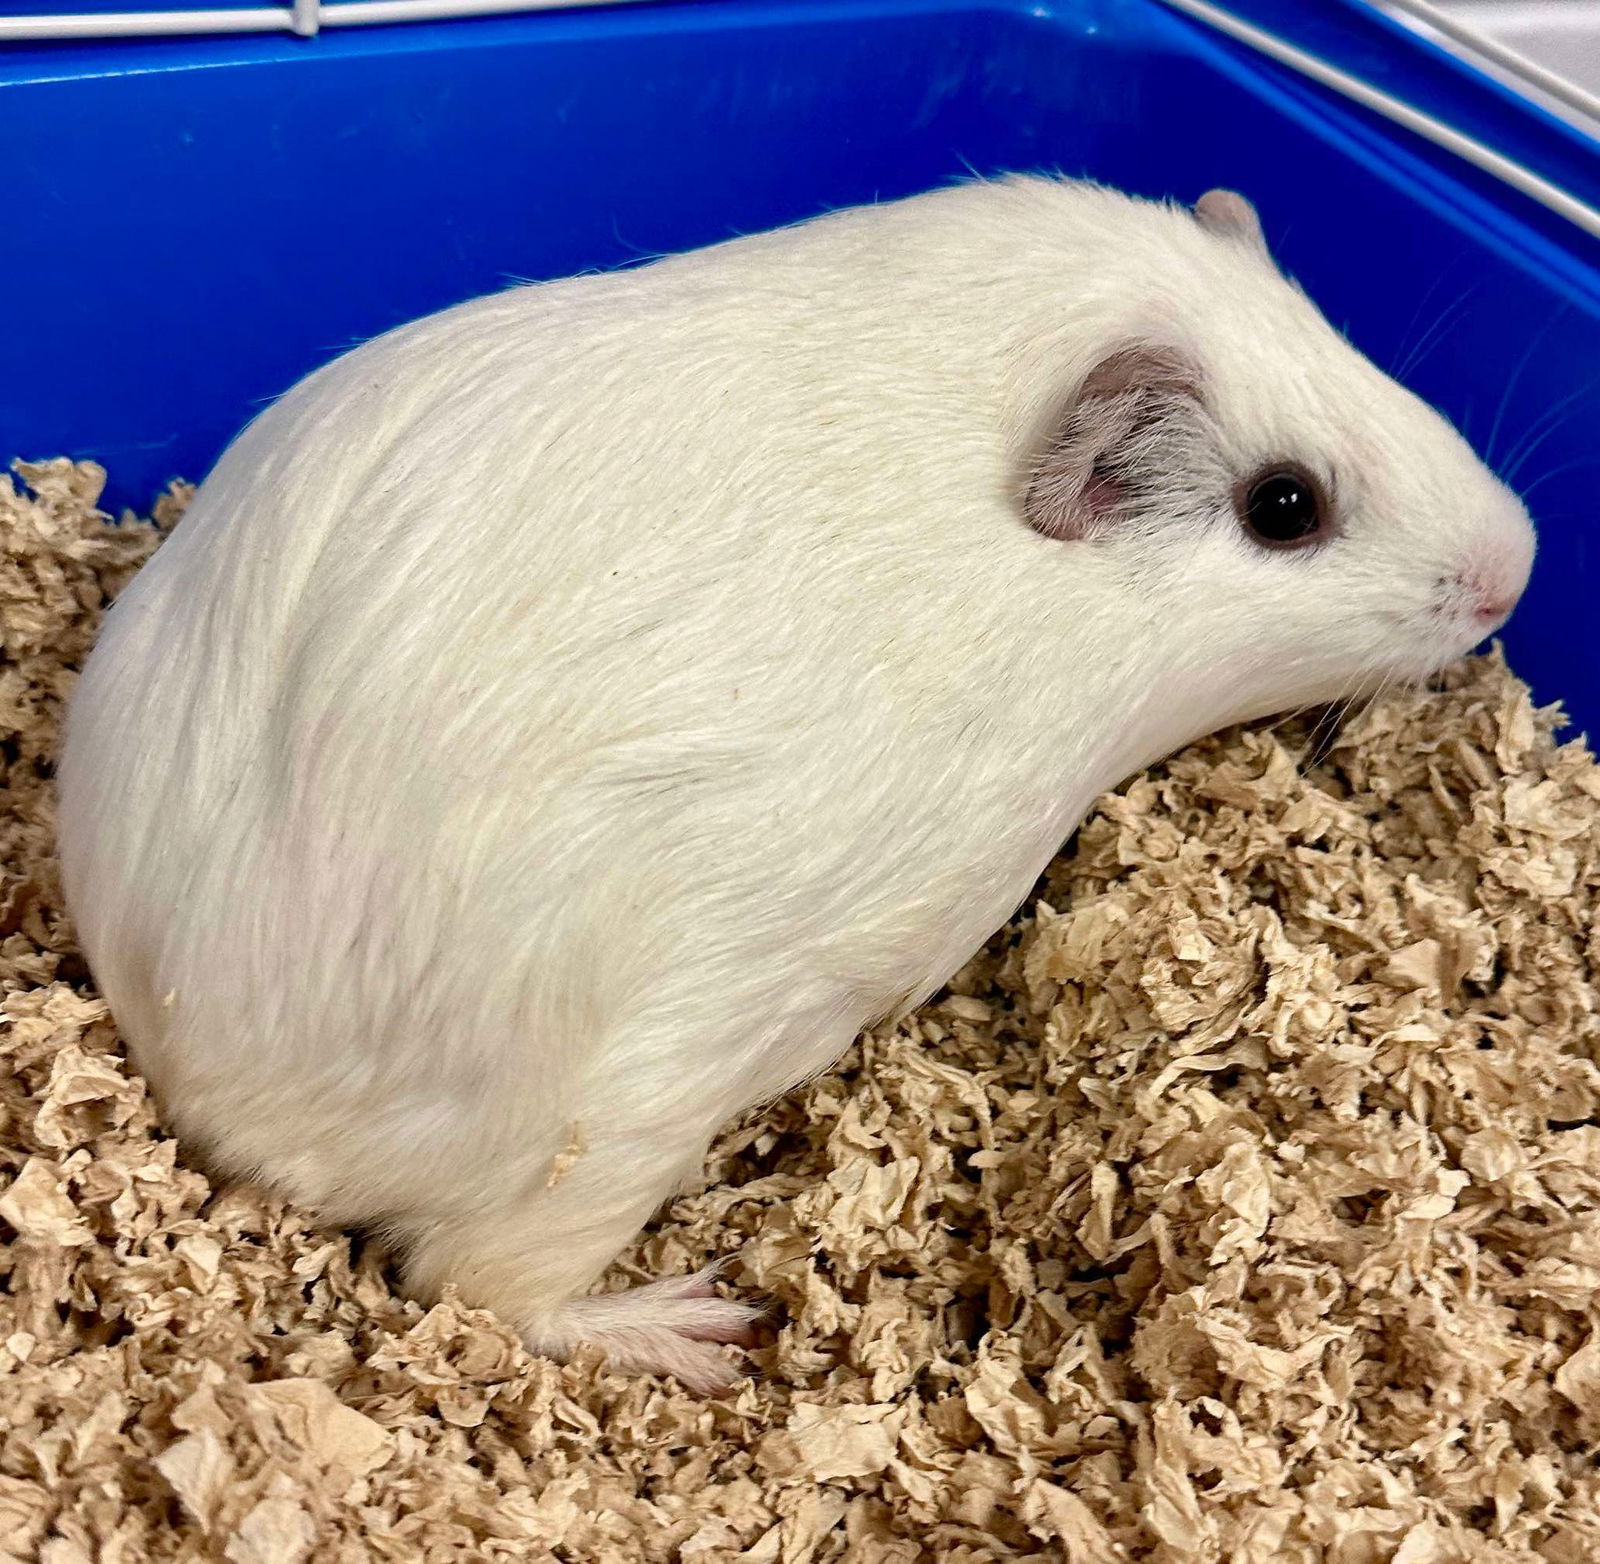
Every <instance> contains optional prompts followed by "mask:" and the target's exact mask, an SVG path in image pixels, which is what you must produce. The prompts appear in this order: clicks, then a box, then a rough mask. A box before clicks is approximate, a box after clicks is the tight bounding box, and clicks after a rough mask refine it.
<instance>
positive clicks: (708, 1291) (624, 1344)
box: [527, 1265, 765, 1395]
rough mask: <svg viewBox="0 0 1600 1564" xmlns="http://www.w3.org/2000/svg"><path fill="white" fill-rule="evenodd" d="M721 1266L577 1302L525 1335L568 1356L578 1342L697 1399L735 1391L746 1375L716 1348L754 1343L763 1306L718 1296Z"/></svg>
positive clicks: (542, 1348) (538, 1346)
mask: <svg viewBox="0 0 1600 1564" xmlns="http://www.w3.org/2000/svg"><path fill="white" fill-rule="evenodd" d="M719 1269H720V1267H719V1266H715V1265H712V1266H707V1267H706V1269H705V1270H703V1271H697V1272H695V1273H694V1274H693V1275H692V1276H673V1277H668V1278H667V1279H666V1280H664V1281H659V1282H651V1283H650V1284H649V1285H648V1286H646V1287H634V1288H631V1289H630V1290H629V1291H627V1292H622V1293H600V1294H596V1295H594V1296H591V1297H587V1298H574V1299H573V1300H572V1302H570V1303H568V1304H567V1305H565V1306H564V1307H563V1308H562V1309H561V1311H560V1313H559V1314H557V1315H556V1317H555V1319H554V1320H552V1321H551V1322H550V1324H549V1325H548V1326H547V1327H545V1328H543V1329H539V1330H534V1331H530V1332H528V1333H527V1334H528V1346H529V1347H530V1348H531V1349H532V1350H533V1351H535V1352H547V1353H550V1354H551V1355H552V1356H555V1357H565V1356H566V1355H568V1354H569V1353H571V1352H572V1351H573V1349H574V1348H576V1347H577V1346H579V1345H580V1344H587V1345H590V1346H594V1347H599V1348H601V1349H602V1350H603V1351H604V1352H605V1355H606V1358H607V1360H608V1361H609V1362H610V1365H611V1366H612V1367H613V1368H616V1369H624V1370H631V1371H633V1372H636V1373H644V1374H671V1375H672V1376H673V1377H674V1378H675V1379H677V1380H678V1381H679V1383H680V1384H682V1385H683V1387H684V1388H685V1389H686V1390H691V1391H694V1392H695V1393H696V1394H697V1395H720V1394H726V1393H727V1392H728V1391H730V1390H732V1389H733V1387H734V1386H735V1385H737V1384H738V1383H739V1381H740V1380H741V1379H742V1378H743V1377H744V1376H743V1372H742V1371H741V1370H740V1369H739V1368H738V1367H736V1366H735V1365H734V1364H733V1363H732V1362H730V1361H729V1359H728V1358H727V1357H726V1356H725V1355H724V1354H723V1353H721V1352H719V1351H718V1350H717V1348H718V1346H719V1345H722V1344H728V1345H734V1346H740V1347H749V1346H752V1345H754V1343H755V1340H756V1323H757V1321H759V1320H760V1319H761V1317H762V1314H763V1313H764V1312H765V1311H764V1310H763V1309H761V1308H760V1307H759V1306H758V1305H755V1304H750V1303H740V1302H739V1301H737V1300H736V1299H733V1298H724V1297H721V1296H720V1295H719V1294H718V1293H717V1290H716V1286H715V1283H716V1279H717V1273H718V1271H719Z"/></svg>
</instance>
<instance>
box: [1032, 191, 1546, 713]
mask: <svg viewBox="0 0 1600 1564" xmlns="http://www.w3.org/2000/svg"><path fill="white" fill-rule="evenodd" d="M1160 219H1161V221H1163V222H1169V223H1171V224H1173V225H1179V226H1178V228H1177V234H1176V237H1177V238H1178V240H1179V241H1180V242H1178V243H1176V244H1171V245H1168V246H1167V247H1166V249H1165V250H1164V252H1163V256H1164V258H1163V260H1162V261H1161V262H1160V263H1159V264H1157V265H1155V266H1153V267H1152V268H1150V269H1148V270H1147V271H1146V272H1145V273H1144V276H1145V277H1147V278H1150V279H1153V280H1152V281H1151V282H1150V283H1149V285H1148V288H1147V289H1145V284H1144V283H1143V282H1141V283H1139V284H1136V290H1135V291H1136V292H1139V296H1138V297H1136V298H1134V299H1133V300H1132V302H1131V303H1130V304H1129V305H1128V310H1129V314H1128V318H1127V320H1126V321H1125V323H1124V324H1123V325H1122V326H1121V327H1119V329H1118V330H1117V331H1116V332H1115V333H1113V335H1112V336H1111V337H1110V338H1109V339H1108V340H1106V341H1104V342H1103V343H1100V344H1099V345H1098V346H1097V348H1096V351H1095V354H1094V355H1093V358H1092V363H1091V367H1089V369H1088V370H1087V373H1082V372H1080V373H1079V374H1078V375H1077V376H1076V377H1075V382H1074V384H1073V385H1072V386H1071V387H1070V388H1069V390H1068V392H1067V394H1066V395H1065V396H1064V397H1061V398H1058V400H1057V401H1056V403H1055V405H1054V407H1053V408H1052V409H1050V410H1049V413H1048V416H1047V417H1046V419H1045V420H1044V422H1043V425H1042V429H1043V432H1042V434H1041V436H1040V438H1039V440H1038V441H1037V442H1036V447H1035V450H1034V452H1033V453H1032V456H1033V459H1032V460H1031V462H1030V464H1029V466H1028V470H1027V477H1026V481H1025V485H1024V491H1023V507H1024V511H1025V513H1026V515H1027V518H1028V521H1029V522H1030V523H1031V525H1032V526H1033V527H1034V528H1035V530H1036V531H1038V532H1039V533H1041V534H1042V535H1043V536H1044V537H1045V538H1047V539H1050V540H1052V541H1053V542H1055V543H1057V544H1059V546H1060V548H1061V549H1062V550H1063V554H1062V559H1063V563H1066V561H1067V555H1066V553H1065V551H1067V550H1072V551H1074V553H1075V554H1076V558H1077V560H1078V562H1080V563H1090V562H1092V563H1091V564H1090V568H1091V569H1092V570H1093V572H1094V573H1095V574H1097V575H1098V576H1100V577H1101V578H1102V579H1104V578H1105V577H1107V576H1109V577H1111V578H1112V579H1114V580H1115V581H1116V582H1117V583H1118V585H1119V587H1120V588H1121V590H1119V591H1118V592H1117V594H1116V597H1117V601H1118V602H1119V603H1121V604H1123V605H1124V606H1125V608H1126V609H1127V611H1128V613H1129V614H1130V615H1134V616H1136V617H1137V619H1138V621H1139V623H1140V629H1139V630H1138V631H1137V632H1136V633H1138V634H1139V635H1140V636H1141V638H1142V639H1144V640H1147V641H1153V642H1154V643H1155V646H1154V648H1153V657H1154V662H1155V666H1154V667H1152V668H1151V669H1150V670H1149V672H1150V674H1151V675H1152V676H1153V677H1159V678H1160V679H1161V680H1162V681H1163V682H1164V683H1165V684H1166V685H1167V687H1168V689H1169V690H1170V692H1171V693H1172V694H1173V695H1174V696H1175V697H1177V698H1179V699H1182V700H1184V701H1186V702H1187V704H1188V706H1189V708H1190V713H1191V716H1192V717H1193V718H1194V719H1195V720H1194V728H1195V731H1200V730H1201V729H1202V728H1203V727H1205V726H1208V725H1209V726H1220V725H1221V724H1223V723H1226V722H1232V721H1240V720H1245V719H1248V718H1252V717H1259V716H1266V715H1269V714H1272V713H1275V712H1281V711H1286V710H1289V709H1292V708H1297V707H1302V706H1308V705H1314V704H1319V703H1324V702H1333V701H1338V700H1341V699H1343V698H1345V697H1348V696H1354V695H1359V694H1369V693H1371V692H1372V691H1374V690H1375V689H1378V688H1380V687H1382V686H1384V685H1387V684H1389V683H1399V682H1414V681H1418V680H1420V679H1423V678H1425V677H1427V676H1428V675H1429V674H1431V673H1433V672H1435V671H1436V670H1437V669H1439V668H1440V667H1442V666H1443V665H1444V664H1446V663H1448V662H1450V661H1452V660H1453V659H1455V658H1457V657H1459V656H1461V655H1462V654H1464V653H1466V652H1467V651H1469V650H1470V649H1471V648H1472V647H1474V646H1476V645H1477V644H1479V643H1480V642H1482V641H1483V640H1485V639H1486V638H1487V637H1488V636H1490V635H1491V634H1492V633H1493V632H1494V631H1496V630H1498V629H1499V627H1500V626H1501V625H1502V624H1503V623H1504V621H1505V620H1506V618H1507V616H1508V615H1509V614H1510V613H1511V610H1512V608H1513V607H1514V606H1515V605H1516V602H1517V600H1518V598H1519V597H1520V596H1521V594H1522V591H1523V588H1524V586H1525V585H1526V583H1527V579H1528V573H1529V570H1530V568H1531V566H1532V562H1533V552H1534V540H1533V531H1532V528H1531V526H1530V524H1529V521H1528V516H1527V512H1526V511H1525V509H1524V507H1523V505H1522V503H1521V502H1520V500H1518V498H1517V497H1516V496H1515V495H1514V494H1512V493H1511V491H1510V490H1509V489H1507V488H1506V487H1505V485H1504V484H1502V483H1501V482H1500V481H1499V480H1498V479H1497V478H1496V477H1495V476H1494V475H1493V474H1492V473H1491V472H1490V471H1489V470H1488V469H1487V468H1486V467H1485V466H1484V465H1483V463H1482V462H1480V461H1479V460H1478V458H1477V457H1476V455H1475V454H1474V453H1473V451H1472V450H1471V448H1470V447H1469V446H1468V445H1467V443H1466V442H1465V441H1464V440H1463V439H1462V438H1461V436H1460V435H1459V434H1458V433H1457V432H1456V431H1455V430H1454V429H1453V428H1452V427H1451V426H1450V425H1449V424H1448V423H1447V422H1446V421H1445V420H1444V419H1443V418H1442V417H1441V416H1440V415H1439V414H1438V413H1437V412H1435V411H1434V410H1433V409H1432V408H1430V407H1428V406H1427V405H1426V404H1424V403H1423V402H1422V401H1420V400H1419V399H1418V398H1417V397H1415V396H1413V395H1412V394H1411V393H1410V392H1409V391H1407V390H1405V389H1404V388H1403V387H1401V386H1399V385H1398V384H1396V383H1395V382H1394V381H1393V380H1391V379H1389V378H1388V377H1387V376H1385V375H1384V374H1382V373H1381V372H1380V371H1379V370H1377V369H1376V368H1375V367H1374V366H1373V365H1372V364H1370V363H1369V362H1368V361H1367V360H1366V359H1364V358H1363V357H1361V355H1360V354H1358V353H1357V352H1356V351H1355V350H1354V349H1353V348H1352V347H1351V346H1350V345H1349V344H1348V343H1347V342H1346V341H1345V340H1344V339H1343V338H1341V337H1340V336H1339V335H1338V334H1337V333H1336V332H1335V331H1333V330H1332V328H1331V327H1330V326H1329V325H1328V323H1327V322H1326V321H1325V320H1324V319H1323V318H1322V316H1321V315H1320V314H1319V313H1318V312H1317V310H1316V309H1315V308H1314V306H1313V305H1312V304H1311V303H1310V301H1309V300H1308V299H1307V298H1306V296H1305V295H1304V294H1303V293H1302V292H1301V291H1300V290H1299V289H1298V288H1297V287H1296V286H1294V285H1293V284H1292V283H1290V282H1289V281H1287V280H1286V279H1285V278H1284V277H1283V276H1282V275H1281V274H1280V273H1279V272H1278V270H1277V268H1276V267H1275V266H1274V265H1273V264H1272V261H1271V259H1270V257H1269V255H1268V253H1267V248H1266V245H1265V242H1264V241H1263V239H1262V236H1261V230H1260V225H1259V223H1258V221H1257V219H1256V215H1255V212H1254V210H1253V209H1252V208H1251V207H1250V205H1249V204H1248V203H1247V202H1246V201H1245V200H1243V198H1241V197H1239V196H1237V195H1234V194H1233V193H1231V192H1225V191H1213V192H1211V193H1209V194H1208V195H1206V196H1204V197H1202V198H1201V200H1200V202H1199V203H1198V205H1197V207H1196V209H1195V211H1194V212H1193V213H1192V214H1191V213H1188V212H1185V211H1182V210H1181V209H1179V210H1173V209H1166V210H1164V211H1161V212H1160ZM1155 237H1156V238H1157V240H1159V238H1160V235H1159V234H1157V235H1156V236H1155ZM1169 237H1171V235H1170V234H1169ZM1156 248H1160V246H1159V244H1158V245H1157V246H1156ZM1139 290H1144V291H1142V292H1141V291H1139ZM1131 629H1132V627H1131V626H1130V630H1131Z"/></svg>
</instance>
